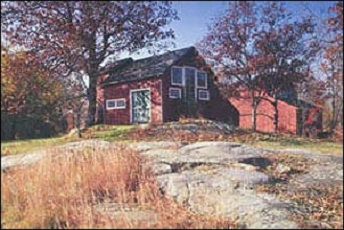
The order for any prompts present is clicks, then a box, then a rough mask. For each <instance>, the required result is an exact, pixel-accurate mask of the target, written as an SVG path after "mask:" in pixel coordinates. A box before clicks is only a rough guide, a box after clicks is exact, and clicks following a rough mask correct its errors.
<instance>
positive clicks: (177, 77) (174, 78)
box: [171, 66, 183, 85]
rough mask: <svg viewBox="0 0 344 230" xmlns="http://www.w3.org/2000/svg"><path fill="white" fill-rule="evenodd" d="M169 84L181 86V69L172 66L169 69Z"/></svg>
mask: <svg viewBox="0 0 344 230" xmlns="http://www.w3.org/2000/svg"><path fill="white" fill-rule="evenodd" d="M171 83H172V85H183V68H182V67H177V66H173V67H172V69H171Z"/></svg>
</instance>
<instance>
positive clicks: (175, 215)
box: [1, 149, 235, 228]
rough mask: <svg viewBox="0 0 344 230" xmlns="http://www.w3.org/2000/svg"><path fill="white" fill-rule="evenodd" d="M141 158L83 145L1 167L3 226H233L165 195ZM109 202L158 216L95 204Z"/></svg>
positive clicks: (136, 155)
mask: <svg viewBox="0 0 344 230" xmlns="http://www.w3.org/2000/svg"><path fill="white" fill-rule="evenodd" d="M143 161H144V159H142V158H141V157H140V155H138V154H137V153H136V152H133V151H129V150H124V149H117V150H113V149H112V150H109V149H108V150H94V149H84V150H83V151H82V152H76V151H70V152H69V153H68V154H66V153H60V152H53V153H52V154H51V155H50V156H49V157H46V158H44V160H42V161H40V162H39V163H37V164H36V165H34V166H30V167H26V168H17V169H12V170H10V171H7V172H2V173H1V216H2V218H1V219H2V223H1V225H2V228H229V227H235V225H234V224H233V223H232V222H229V221H226V220H224V219H222V218H220V217H208V216H201V215H196V214H194V213H191V212H190V211H188V210H187V209H186V208H184V207H181V206H179V205H177V204H175V203H174V202H172V201H171V200H168V199H166V198H164V197H162V195H161V194H160V192H159V189H158V186H157V184H156V182H155V178H154V176H153V174H152V173H151V171H150V170H149V169H146V168H143V167H142V165H143ZM111 203H116V204H117V205H118V206H119V207H127V206H135V207H137V208H139V209H140V210H151V211H153V213H154V216H156V219H155V220H153V219H149V218H150V217H149V215H147V218H138V219H137V220H136V221H133V220H132V219H130V218H127V217H128V213H127V212H126V211H122V212H121V211H120V212H116V213H113V214H111V213H110V214H109V213H106V212H101V211H100V210H99V209H97V208H96V207H97V206H100V205H104V204H111ZM123 210H124V208H123ZM143 213H144V212H143Z"/></svg>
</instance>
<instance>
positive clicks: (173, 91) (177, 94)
mask: <svg viewBox="0 0 344 230" xmlns="http://www.w3.org/2000/svg"><path fill="white" fill-rule="evenodd" d="M170 98H173V99H178V98H182V90H181V89H178V88H170Z"/></svg>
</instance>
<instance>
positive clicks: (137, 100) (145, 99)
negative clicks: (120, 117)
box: [131, 89, 151, 123]
mask: <svg viewBox="0 0 344 230" xmlns="http://www.w3.org/2000/svg"><path fill="white" fill-rule="evenodd" d="M150 101H151V100H150V91H149V90H148V89H145V90H135V91H132V92H131V122H132V123H147V122H149V119H150V109H151V108H150V107H151V103H150Z"/></svg>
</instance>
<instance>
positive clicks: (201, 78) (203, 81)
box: [197, 71, 207, 88]
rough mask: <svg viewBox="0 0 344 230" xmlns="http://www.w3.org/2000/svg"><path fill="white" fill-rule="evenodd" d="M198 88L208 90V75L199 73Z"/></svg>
mask: <svg viewBox="0 0 344 230" xmlns="http://www.w3.org/2000/svg"><path fill="white" fill-rule="evenodd" d="M197 87H200V88H207V74H206V73H205V72H198V71H197Z"/></svg>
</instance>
